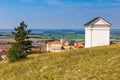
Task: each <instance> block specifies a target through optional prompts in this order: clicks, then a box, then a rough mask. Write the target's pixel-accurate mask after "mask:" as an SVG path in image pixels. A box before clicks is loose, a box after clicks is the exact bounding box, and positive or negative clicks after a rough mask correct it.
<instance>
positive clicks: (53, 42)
mask: <svg viewBox="0 0 120 80" xmlns="http://www.w3.org/2000/svg"><path fill="white" fill-rule="evenodd" d="M47 44H62V43H61V42H48V43H47Z"/></svg>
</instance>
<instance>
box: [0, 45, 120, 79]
mask: <svg viewBox="0 0 120 80" xmlns="http://www.w3.org/2000/svg"><path fill="white" fill-rule="evenodd" d="M0 80H120V44H114V45H110V46H103V47H95V48H86V49H85V48H84V49H75V50H73V49H71V50H67V51H63V52H59V53H47V54H39V55H38V56H34V57H28V58H27V59H24V60H21V61H18V62H15V63H8V62H0Z"/></svg>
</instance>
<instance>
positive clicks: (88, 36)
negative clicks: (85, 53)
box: [85, 28, 91, 48]
mask: <svg viewBox="0 0 120 80" xmlns="http://www.w3.org/2000/svg"><path fill="white" fill-rule="evenodd" d="M85 47H86V48H87V47H91V29H87V28H86V29H85Z"/></svg>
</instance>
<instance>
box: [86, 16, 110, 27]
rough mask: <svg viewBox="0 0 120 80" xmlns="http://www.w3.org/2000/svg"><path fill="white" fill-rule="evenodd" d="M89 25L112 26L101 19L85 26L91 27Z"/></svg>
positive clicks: (98, 18)
mask: <svg viewBox="0 0 120 80" xmlns="http://www.w3.org/2000/svg"><path fill="white" fill-rule="evenodd" d="M89 25H107V26H111V24H110V23H109V22H108V21H106V20H104V19H103V18H101V17H96V18H94V19H93V20H91V21H89V22H87V23H86V24H85V25H84V26H89Z"/></svg>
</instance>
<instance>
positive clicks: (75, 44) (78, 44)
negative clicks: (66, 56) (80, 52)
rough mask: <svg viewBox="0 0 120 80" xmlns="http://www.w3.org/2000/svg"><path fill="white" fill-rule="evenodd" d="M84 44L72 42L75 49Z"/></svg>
mask: <svg viewBox="0 0 120 80" xmlns="http://www.w3.org/2000/svg"><path fill="white" fill-rule="evenodd" d="M83 47H84V45H83V43H82V42H80V41H78V42H76V43H74V49H77V48H83Z"/></svg>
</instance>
